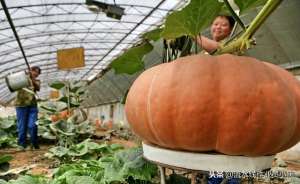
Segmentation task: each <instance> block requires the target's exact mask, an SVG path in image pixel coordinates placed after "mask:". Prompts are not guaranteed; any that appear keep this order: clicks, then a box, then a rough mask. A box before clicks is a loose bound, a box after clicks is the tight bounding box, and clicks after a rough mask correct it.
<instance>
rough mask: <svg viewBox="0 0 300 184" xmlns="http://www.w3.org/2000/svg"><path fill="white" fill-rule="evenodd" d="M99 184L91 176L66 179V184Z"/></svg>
mask: <svg viewBox="0 0 300 184" xmlns="http://www.w3.org/2000/svg"><path fill="white" fill-rule="evenodd" d="M83 183H86V184H97V183H96V181H95V180H94V179H93V178H92V177H90V176H69V177H66V184H83Z"/></svg>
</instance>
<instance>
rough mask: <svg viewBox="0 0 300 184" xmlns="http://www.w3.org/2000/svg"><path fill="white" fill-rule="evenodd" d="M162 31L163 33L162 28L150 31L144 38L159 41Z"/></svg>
mask: <svg viewBox="0 0 300 184" xmlns="http://www.w3.org/2000/svg"><path fill="white" fill-rule="evenodd" d="M162 31H163V29H162V28H157V29H154V30H152V31H149V32H147V33H145V34H144V35H143V36H142V37H143V38H144V39H145V40H153V41H157V40H158V39H160V34H161V32H162Z"/></svg>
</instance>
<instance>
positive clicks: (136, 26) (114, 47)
mask: <svg viewBox="0 0 300 184" xmlns="http://www.w3.org/2000/svg"><path fill="white" fill-rule="evenodd" d="M163 2H164V0H161V1H160V2H159V3H158V5H156V7H155V8H154V9H152V10H151V11H150V12H149V13H148V14H147V15H146V16H145V17H144V18H143V20H142V21H140V22H139V23H138V24H136V25H135V26H134V28H132V29H131V30H130V32H129V33H128V34H127V35H125V36H124V37H123V38H122V39H120V40H119V42H118V43H116V44H115V45H114V46H113V47H112V48H111V50H110V51H108V52H107V53H106V54H105V55H104V56H103V57H102V58H101V59H99V60H98V62H97V63H96V64H95V65H94V67H95V66H96V65H98V64H99V62H101V61H102V60H103V59H104V58H105V57H106V56H108V55H109V54H110V53H111V52H112V50H114V49H116V48H117V46H118V44H119V43H122V41H123V40H125V39H126V38H127V37H128V35H129V34H130V33H132V32H133V31H134V30H135V29H136V28H138V27H139V25H141V24H143V22H144V21H145V20H146V19H147V18H148V16H150V15H151V14H152V13H153V12H154V10H155V9H157V8H158V7H159V6H160V5H162V4H163ZM144 25H145V24H144ZM94 67H93V68H94ZM90 71H91V70H90ZM90 71H88V72H87V73H86V74H84V75H83V77H85V76H86V75H88V74H89V72H90Z"/></svg>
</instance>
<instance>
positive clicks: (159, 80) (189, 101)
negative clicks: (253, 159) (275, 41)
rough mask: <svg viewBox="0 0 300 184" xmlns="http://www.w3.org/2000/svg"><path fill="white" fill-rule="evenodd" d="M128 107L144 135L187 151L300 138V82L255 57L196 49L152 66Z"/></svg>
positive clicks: (276, 147) (266, 147) (230, 150)
mask: <svg viewBox="0 0 300 184" xmlns="http://www.w3.org/2000/svg"><path fill="white" fill-rule="evenodd" d="M125 111H126V115H127V119H128V121H129V123H130V125H131V127H132V129H133V131H134V132H135V133H136V134H137V135H139V136H140V137H141V138H142V139H143V140H144V141H146V142H150V143H152V144H156V145H159V146H162V147H166V148H170V149H178V150H188V151H197V152H204V151H217V152H220V153H224V154H229V155H246V156H259V155H271V154H275V153H277V152H280V151H283V150H285V149H287V148H289V147H291V146H293V145H294V144H296V143H297V142H298V141H299V140H300V84H299V82H298V81H297V80H296V79H295V78H294V77H293V76H292V75H290V74H289V73H288V72H287V71H285V70H283V69H281V68H279V67H277V66H275V65H272V64H268V63H264V62H261V61H258V60H256V59H254V58H250V57H242V56H233V55H229V54H225V55H221V56H208V55H194V56H188V57H183V58H179V59H177V60H176V61H174V62H171V63H165V64H161V65H158V66H155V67H152V68H150V69H148V70H146V71H145V72H144V73H142V74H141V75H140V76H139V77H138V78H137V79H136V81H135V82H134V83H133V85H132V87H131V88H130V90H129V93H128V96H127V100H126V105H125Z"/></svg>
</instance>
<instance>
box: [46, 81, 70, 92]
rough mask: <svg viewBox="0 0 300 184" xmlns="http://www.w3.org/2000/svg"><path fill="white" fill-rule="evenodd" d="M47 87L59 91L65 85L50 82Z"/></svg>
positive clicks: (58, 82)
mask: <svg viewBox="0 0 300 184" xmlns="http://www.w3.org/2000/svg"><path fill="white" fill-rule="evenodd" d="M49 86H50V87H51V88H54V89H57V90H60V89H62V88H63V87H65V86H66V85H65V83H63V82H60V81H55V82H52V83H51V84H50V85H49Z"/></svg>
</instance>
